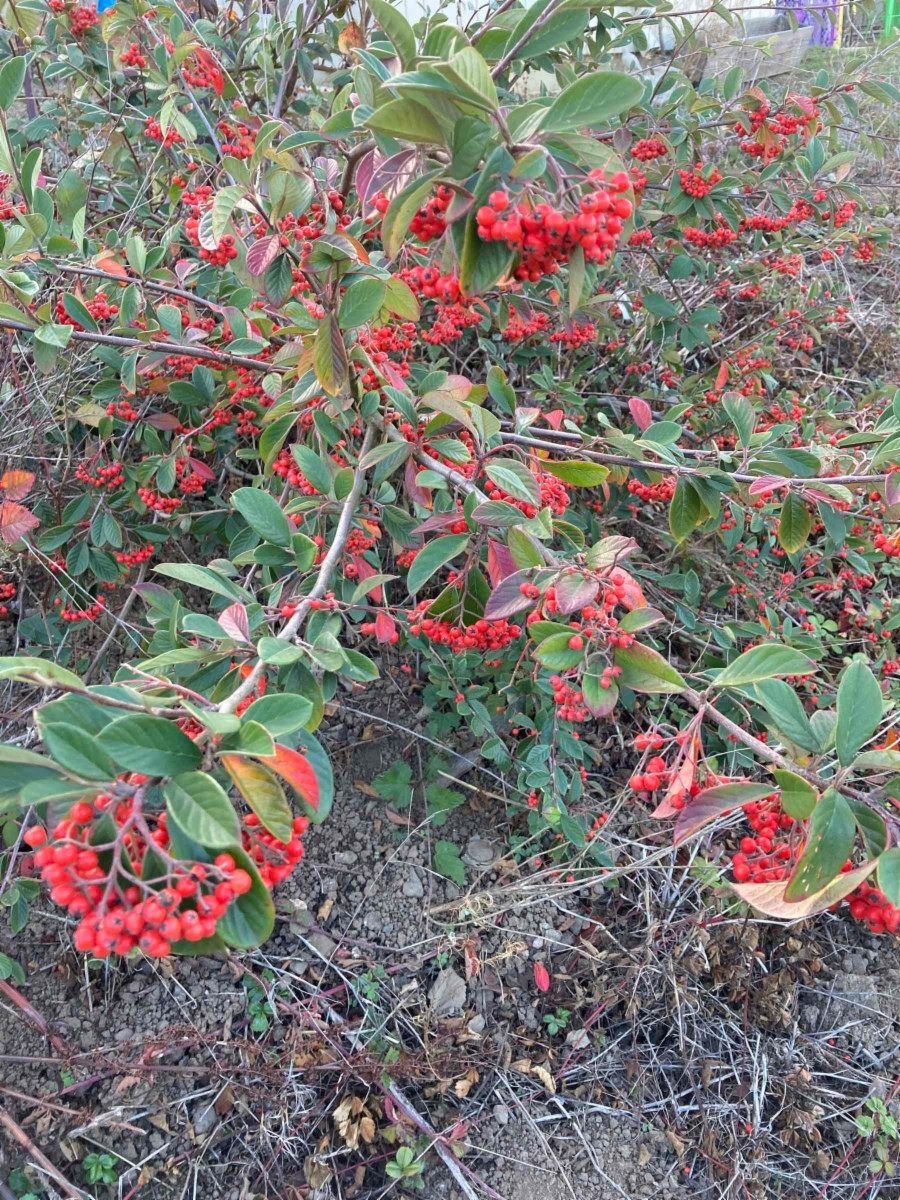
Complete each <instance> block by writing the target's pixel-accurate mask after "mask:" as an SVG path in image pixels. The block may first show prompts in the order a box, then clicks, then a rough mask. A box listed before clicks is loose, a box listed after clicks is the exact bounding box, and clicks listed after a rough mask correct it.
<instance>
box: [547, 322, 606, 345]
mask: <svg viewBox="0 0 900 1200" xmlns="http://www.w3.org/2000/svg"><path fill="white" fill-rule="evenodd" d="M596 337H597V326H596V325H595V324H594V322H593V321H573V322H572V324H571V325H569V326H568V327H567V328H565V329H560V330H559V331H558V332H557V333H551V334H550V338H549V340H550V341H551V342H554V343H557V344H561V345H564V346H568V347H569V349H570V350H577V349H579V347H581V346H587V345H589V344H590V343H591V342H593V341H595V340H596Z"/></svg>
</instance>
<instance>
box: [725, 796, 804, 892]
mask: <svg viewBox="0 0 900 1200" xmlns="http://www.w3.org/2000/svg"><path fill="white" fill-rule="evenodd" d="M743 811H744V813H745V814H746V816H747V820H748V822H749V824H750V828H751V829H752V830H753V831H754V834H755V836H754V837H745V838H742V839H741V847H740V850H739V851H738V852H737V853H736V854H734V855H732V859H731V866H732V874H733V875H734V878H735V881H736V882H737V883H774V882H776V881H777V880H779V879H786V878H787V876H788V875H789V874H790V871H791V865H790V864H791V863H792V861H793V860H794V858H795V856H796V851H797V839H796V837H794V836H791V835H792V834H794V833H795V832H796V828H795V827H796V822H795V821H794V818H793V817H790V816H788V814H787V813H786V812H784V810H783V809H782V807H781V800H780V799H779V797H778V796H777V795H774V796H768V797H767V798H766V799H765V800H757V801H755V802H754V803H752V804H745V805H744V806H743ZM785 834H787V835H788V836H787V838H785V836H784V835H785Z"/></svg>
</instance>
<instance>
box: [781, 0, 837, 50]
mask: <svg viewBox="0 0 900 1200" xmlns="http://www.w3.org/2000/svg"><path fill="white" fill-rule="evenodd" d="M776 2H777V7H778V8H782V9H790V10H791V12H792V13H793V14H794V16H795V17H796V18H797V23H798V24H799V25H806V26H809V27H810V28H811V32H810V37H809V44H810V45H811V46H833V45H834V39H835V36H836V34H837V0H812V3H811V4H809V5H807V4H804V3H803V0H799V2H798V0H776Z"/></svg>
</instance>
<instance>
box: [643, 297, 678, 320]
mask: <svg viewBox="0 0 900 1200" xmlns="http://www.w3.org/2000/svg"><path fill="white" fill-rule="evenodd" d="M642 301H643V305H644V308H645V309H646V310H647V312H648V313H650V314H651V316H654V317H663V318H664V319H666V320H671V318H672V317H677V316H678V309H677V308H676V307H675V305H674V304H673V303H672V301H671V300H667V299H666V297H665V296H661V295H660V294H659V292H645V293H644V295H643V297H642Z"/></svg>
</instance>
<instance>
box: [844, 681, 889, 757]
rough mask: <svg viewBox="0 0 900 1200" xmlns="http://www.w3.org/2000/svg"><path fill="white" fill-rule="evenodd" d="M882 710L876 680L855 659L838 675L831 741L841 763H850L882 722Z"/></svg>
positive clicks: (882, 705)
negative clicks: (839, 680) (832, 740)
mask: <svg viewBox="0 0 900 1200" xmlns="http://www.w3.org/2000/svg"><path fill="white" fill-rule="evenodd" d="M883 711H884V697H883V695H882V692H881V688H880V687H879V686H878V680H877V679H876V678H875V676H874V674H873V673H872V671H871V669H870V668H869V667H868V665H867V664H866V663H865V662H863V661H862V659H859V658H857V659H855V660H854V661H853V662H852V663H851V664H850V666H849V667H848V668H847V669H846V671H845V672H844V674H843V675H842V676H841V683H840V687H839V688H838V694H837V725H836V727H835V734H834V743H835V747H836V749H837V755H838V761H839V762H840V764H841V766H842V767H849V766H850V764H851V763H852V762H853V760H854V758H855V757H856V755H857V752H858V751H859V749H860V748H861V747H862V746H863V744H864V743H865V742H867V741H868V740H869V738H870V737H871V736H872V734H873V733H874V732H875V730H876V729H877V728H878V726H879V725H880V724H881V717H882V713H883Z"/></svg>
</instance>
